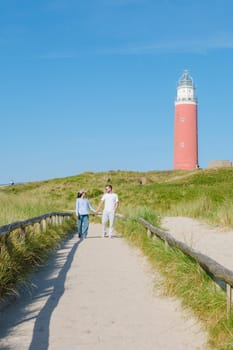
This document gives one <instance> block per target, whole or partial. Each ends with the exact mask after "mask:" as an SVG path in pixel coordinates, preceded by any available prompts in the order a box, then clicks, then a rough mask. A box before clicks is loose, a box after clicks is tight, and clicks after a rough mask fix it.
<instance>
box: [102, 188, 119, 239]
mask: <svg viewBox="0 0 233 350" xmlns="http://www.w3.org/2000/svg"><path fill="white" fill-rule="evenodd" d="M105 191H106V192H105V194H104V195H103V196H102V198H101V201H100V203H99V205H98V207H97V209H96V211H97V212H98V211H99V210H100V208H101V207H102V205H103V204H104V210H103V214H102V227H103V235H102V237H106V236H107V222H108V221H109V234H108V237H109V238H112V235H113V224H114V218H115V213H116V211H117V208H118V205H119V200H118V195H117V194H116V193H113V192H112V186H111V185H106V187H105Z"/></svg>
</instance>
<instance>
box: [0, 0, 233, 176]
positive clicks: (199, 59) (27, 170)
mask: <svg viewBox="0 0 233 350" xmlns="http://www.w3.org/2000/svg"><path fill="white" fill-rule="evenodd" d="M232 18H233V1H232V0H196V1H188V0H79V1H77V0H40V1H32V0H21V1H18V0H1V2H0V48H1V55H0V63H1V70H0V116H1V137H0V148H1V152H0V165H1V170H0V183H8V182H9V181H10V180H11V179H13V180H14V181H15V182H21V181H37V180H45V179H51V178H56V177H65V176H70V175H75V174H79V173H82V172H85V171H94V172H99V171H108V170H118V169H121V170H135V171H149V170H167V169H172V168H173V123H174V99H175V96H176V85H177V82H178V80H179V78H180V76H181V75H182V72H183V70H184V69H188V70H189V71H190V74H191V76H192V77H193V79H194V83H195V85H196V94H197V97H198V102H199V104H198V125H199V164H200V166H201V167H203V168H205V167H207V166H208V162H209V161H210V160H215V159H228V160H231V161H233V24H232Z"/></svg>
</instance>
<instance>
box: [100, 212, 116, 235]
mask: <svg viewBox="0 0 233 350" xmlns="http://www.w3.org/2000/svg"><path fill="white" fill-rule="evenodd" d="M114 217H115V212H114V211H103V215H102V227H103V235H104V234H105V233H107V222H108V221H109V237H112V234H113V224H114Z"/></svg>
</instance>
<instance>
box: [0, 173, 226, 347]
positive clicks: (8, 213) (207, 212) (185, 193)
mask: <svg viewBox="0 0 233 350" xmlns="http://www.w3.org/2000/svg"><path fill="white" fill-rule="evenodd" d="M107 183H111V184H112V185H113V189H114V191H115V192H117V193H118V195H119V199H120V207H119V213H121V214H124V215H127V217H128V218H129V219H128V220H127V221H126V222H123V221H120V220H118V222H116V226H117V229H118V230H119V232H122V233H123V234H124V235H125V236H126V238H127V239H129V241H130V242H131V243H132V244H135V245H137V246H138V247H140V249H142V251H143V252H144V254H145V255H147V256H148V258H149V259H150V261H151V263H152V265H153V266H156V268H157V269H159V270H160V272H161V274H163V275H164V278H165V279H164V281H165V282H164V283H165V286H166V287H165V290H166V293H168V294H169V295H174V296H177V297H179V298H180V299H181V301H182V303H183V305H184V306H185V307H188V308H189V309H191V310H192V312H193V313H194V314H195V315H196V316H197V317H198V318H199V319H200V320H201V321H202V322H203V325H204V326H205V327H206V329H207V330H208V332H209V344H210V345H211V347H212V348H213V349H218V350H220V349H221V350H227V349H229V350H230V349H233V331H232V325H233V317H231V319H230V320H227V319H226V312H225V309H226V298H225V292H223V291H221V290H218V289H217V290H216V287H215V285H214V284H213V282H212V281H211V279H210V278H209V277H208V276H207V275H206V274H204V273H203V271H201V269H200V268H199V266H197V264H196V263H195V262H194V261H192V260H190V259H189V258H188V257H187V256H184V255H183V254H181V253H180V252H178V251H176V250H174V249H171V250H169V252H167V251H166V250H164V248H163V245H162V244H161V242H158V241H157V242H154V241H152V240H151V239H148V238H147V237H146V235H145V232H144V230H143V229H142V227H141V225H139V224H137V223H136V221H135V220H134V219H135V218H136V217H137V216H139V215H140V216H142V217H144V218H145V219H146V220H148V221H150V222H151V223H152V224H155V225H159V218H160V217H161V216H168V215H169V216H177V215H179V216H188V217H192V218H196V219H201V220H204V221H206V222H207V223H209V224H211V225H219V226H221V227H228V228H232V227H233V169H231V168H222V169H204V170H194V171H151V172H145V173H142V172H126V171H109V172H107V173H91V172H87V173H83V174H81V175H77V176H72V177H66V178H61V179H52V180H48V181H42V182H35V183H29V184H25V185H15V186H9V187H6V188H1V189H0V225H4V224H8V223H10V222H13V221H17V220H24V219H27V218H29V217H33V216H37V215H40V214H43V213H46V212H50V211H59V210H74V209H75V200H76V195H77V192H78V190H79V189H81V188H85V189H86V190H87V194H88V198H89V200H90V202H91V204H92V206H93V207H96V206H97V204H98V202H99V200H100V197H101V195H102V193H103V191H104V187H105V185H106V184H107ZM96 220H97V219H96ZM72 225H73V227H74V225H75V222H73V223H72ZM72 225H71V226H72ZM71 228H72V227H70V228H65V231H66V232H68V231H69V229H71ZM43 236H44V235H43ZM52 237H53V235H52ZM63 237H64V230H62V231H60V233H58V235H57V234H55V233H54V240H53V239H52V240H51V242H46V241H41V242H40V244H41V246H42V247H46V249H45V256H46V254H47V253H49V252H50V251H51V249H53V247H54V245H55V246H56V245H57V244H58V242H59V240H60V239H62V238H63ZM29 238H30V234H29ZM42 238H43V239H44V237H42ZM40 240H41V237H39V236H38V237H37V239H35V238H34V237H33V239H32V237H31V238H30V239H29V240H27V246H25V243H24V242H17V240H14V239H13V240H12V241H11V244H10V247H9V246H8V247H5V246H4V244H5V243H4V240H2V241H1V242H0V246H1V252H2V254H0V296H1V295H3V294H4V292H8V291H10V290H11V289H13V290H14V284H12V281H14V279H15V276H16V275H17V276H18V280H20V279H21V276H22V275H24V273H25V272H27V269H26V268H25V262H26V264H27V259H31V260H30V261H32V262H33V263H34V264H38V263H41V261H42V260H41V259H42V258H44V256H43V255H44V254H43V252H42V257H40V256H37V252H38V251H41V248H40V247H39V246H38V245H37V244H38V241H40ZM38 247H39V248H38ZM25 257H26V259H25ZM19 258H20V259H22V260H21V261H22V266H21V267H19V265H18V261H19ZM12 259H14V263H12ZM6 263H7V264H8V265H7V264H6ZM6 266H9V269H8V270H7V269H6ZM11 266H14V269H13V270H12V268H11ZM27 266H28V264H27ZM6 271H7V273H6ZM4 273H5V274H4Z"/></svg>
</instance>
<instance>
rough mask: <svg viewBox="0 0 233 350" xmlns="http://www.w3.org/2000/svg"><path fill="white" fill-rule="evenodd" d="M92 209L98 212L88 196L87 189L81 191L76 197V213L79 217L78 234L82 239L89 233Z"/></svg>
mask: <svg viewBox="0 0 233 350" xmlns="http://www.w3.org/2000/svg"><path fill="white" fill-rule="evenodd" d="M90 210H91V211H93V212H96V210H95V209H93V208H92V206H91V205H90V203H89V200H88V199H87V198H86V191H85V190H81V191H79V193H78V196H77V199H76V215H77V217H78V235H79V238H81V239H85V238H86V237H87V234H88V228H89V211H90Z"/></svg>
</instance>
